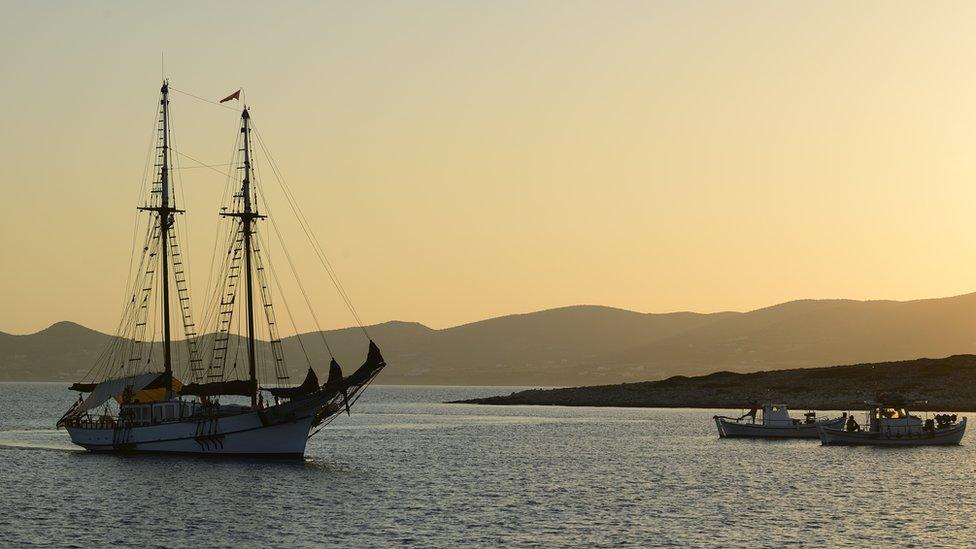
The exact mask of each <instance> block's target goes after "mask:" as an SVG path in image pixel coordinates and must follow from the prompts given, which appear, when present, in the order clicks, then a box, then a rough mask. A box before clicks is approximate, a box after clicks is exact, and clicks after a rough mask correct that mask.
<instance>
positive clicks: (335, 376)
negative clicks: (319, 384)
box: [326, 358, 342, 383]
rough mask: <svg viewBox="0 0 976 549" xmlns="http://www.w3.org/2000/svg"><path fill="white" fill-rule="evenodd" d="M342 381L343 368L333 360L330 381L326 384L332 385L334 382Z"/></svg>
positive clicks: (330, 367)
mask: <svg viewBox="0 0 976 549" xmlns="http://www.w3.org/2000/svg"><path fill="white" fill-rule="evenodd" d="M340 379H342V368H341V367H340V366H339V363H338V362H336V359H334V358H333V359H332V362H331V363H330V364H329V380H328V381H326V383H332V382H333V381H339V380H340Z"/></svg>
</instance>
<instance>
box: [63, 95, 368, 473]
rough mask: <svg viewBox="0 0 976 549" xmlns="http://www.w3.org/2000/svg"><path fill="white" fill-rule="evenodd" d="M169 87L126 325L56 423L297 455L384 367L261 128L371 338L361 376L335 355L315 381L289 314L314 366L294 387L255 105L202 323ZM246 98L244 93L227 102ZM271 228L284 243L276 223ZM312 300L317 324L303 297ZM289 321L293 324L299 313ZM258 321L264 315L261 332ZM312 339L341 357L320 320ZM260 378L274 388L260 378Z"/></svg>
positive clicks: (76, 435)
mask: <svg viewBox="0 0 976 549" xmlns="http://www.w3.org/2000/svg"><path fill="white" fill-rule="evenodd" d="M187 95H189V94H187ZM169 96H170V86H169V83H168V82H164V83H163V86H162V88H161V90H160V100H159V118H158V126H157V132H156V138H155V150H156V153H157V154H156V155H155V158H156V162H155V164H154V166H155V168H154V169H153V170H152V171H151V172H150V173H151V174H152V178H151V180H149V181H148V183H149V184H150V186H149V192H148V195H147V198H146V202H145V203H144V205H143V206H142V207H140V208H139V209H140V210H142V211H145V212H148V213H149V214H150V215H149V216H147V217H146V218H145V219H146V221H145V226H144V230H142V231H141V233H142V234H144V235H145V239H144V241H143V246H142V247H141V249H135V251H134V254H133V260H134V262H133V265H135V266H136V267H135V269H134V270H133V271H132V273H131V276H130V279H131V284H130V285H129V287H128V290H127V293H126V305H125V307H124V311H123V315H122V320H121V322H120V323H119V329H118V331H117V333H116V337H115V338H113V339H112V341H111V343H110V344H109V345H108V347H107V348H106V349H105V351H104V352H103V353H102V354H101V356H100V357H99V358H98V359H97V360H96V363H95V365H94V367H93V368H92V370H91V372H90V373H89V376H88V377H87V379H85V380H83V381H82V382H80V383H76V384H74V385H72V387H71V389H72V390H75V391H78V392H79V393H80V394H79V398H78V399H77V400H76V401H75V403H74V404H73V405H72V406H71V407H70V409H69V410H68V411H67V412H66V413H65V414H64V416H63V417H62V418H61V419H60V421H59V422H58V427H64V428H65V429H66V430H67V431H68V434H69V436H70V437H71V441H72V442H74V443H75V444H77V445H79V446H82V447H84V448H87V449H88V450H91V451H93V452H154V453H181V454H205V455H218V456H228V455H231V456H243V455H251V456H265V457H301V456H303V455H304V452H305V445H306V442H307V440H308V439H309V438H310V437H311V436H312V435H314V434H315V433H316V432H318V430H321V428H322V427H324V426H325V424H327V423H328V422H330V421H331V420H333V419H334V418H336V417H337V416H338V415H339V414H340V412H341V411H343V410H345V411H346V412H347V413H348V412H349V409H350V406H351V405H352V403H353V402H355V400H356V399H357V398H358V397H359V396H360V394H361V392H362V390H363V389H364V388H365V387H366V386H367V385H369V383H370V382H372V381H373V379H374V378H375V376H376V375H377V374H378V373H379V372H380V370H382V369H383V367H384V366H386V363H385V361H384V360H383V356H382V355H381V353H380V350H379V348H378V347H377V346H376V344H375V343H373V341H372V339H370V338H369V334H368V333H367V330H366V328H365V327H363V325H362V322H361V321H360V320H359V316H358V315H357V314H356V312H355V309H354V308H353V307H352V304H351V302H350V301H349V299H348V296H347V295H346V294H345V292H344V290H343V289H342V286H341V284H339V283H338V281H337V279H336V278H335V276H334V271H333V270H332V269H331V266H330V264H329V263H328V260H327V259H326V258H325V256H324V252H323V251H322V248H321V246H320V245H319V244H318V241H317V240H315V238H314V236H312V233H311V228H310V227H309V226H308V222H307V218H305V216H304V214H302V213H301V210H300V208H299V206H298V203H297V201H295V200H294V197H293V196H292V195H290V191H289V190H288V189H287V187H286V186H285V185H284V182H283V181H282V180H281V179H280V175H279V172H278V169H277V167H276V165H275V164H274V162H273V160H272V159H270V153H268V152H267V148H266V147H265V145H264V143H263V142H260V135H259V134H258V140H259V142H260V145H261V149H262V150H263V151H264V152H265V155H266V156H268V160H269V165H270V166H271V169H272V172H273V173H274V175H275V177H276V178H277V179H278V182H279V184H281V185H282V188H283V190H284V191H285V196H286V198H288V199H289V204H290V206H291V208H292V211H293V212H294V213H295V214H296V217H298V220H299V223H300V224H301V226H302V229H303V230H304V232H305V234H306V236H307V237H308V240H309V243H310V244H311V246H312V249H313V250H314V251H315V253H316V255H317V256H318V259H319V260H320V262H321V263H322V266H323V268H324V269H325V270H326V272H327V273H328V275H329V276H330V277H332V281H333V282H334V283H335V286H336V289H337V291H339V293H340V295H341V296H342V298H343V300H344V301H345V302H346V304H347V306H348V307H349V309H350V312H351V313H352V315H353V317H354V318H355V319H356V321H357V322H358V323H359V326H360V328H361V329H362V331H363V334H364V336H365V340H366V341H368V343H369V345H368V353H367V356H366V360H365V362H364V363H363V364H362V366H360V367H359V368H358V369H357V370H356V371H355V372H354V373H352V374H351V375H349V376H343V375H342V369H341V367H340V366H339V364H338V362H336V360H335V357H334V356H333V357H332V360H331V361H330V364H329V367H328V368H329V372H328V378H327V381H326V382H325V383H322V384H320V383H319V380H318V376H317V375H316V373H315V370H314V368H313V360H312V359H311V358H310V357H309V355H308V353H307V352H306V343H305V342H303V340H302V337H303V336H302V335H300V334H298V330H297V327H296V326H295V325H294V320H292V329H294V331H295V334H296V338H297V344H298V346H299V347H300V348H301V352H302V353H304V355H305V361H306V362H307V365H308V370H307V373H306V375H305V379H304V381H303V382H302V383H301V384H300V385H298V386H294V387H292V386H289V385H290V384H289V375H288V368H287V366H286V364H285V352H284V348H283V345H282V339H281V336H280V335H279V327H278V321H277V318H276V316H275V308H274V306H273V305H272V299H271V298H272V288H277V289H278V292H279V294H280V292H281V286H280V285H278V284H277V283H276V284H275V285H272V281H275V282H276V280H275V279H274V267H273V265H272V264H271V263H270V261H269V260H268V258H267V255H268V253H270V252H268V251H267V249H266V246H268V242H269V240H270V239H264V238H262V235H261V233H259V232H258V222H259V221H261V220H263V219H265V218H266V217H267V216H266V215H263V214H262V213H260V212H259V208H258V205H259V201H258V198H259V197H258V193H257V192H256V191H257V186H258V185H259V184H260V182H259V181H258V180H257V178H256V171H255V168H254V148H253V142H252V132H253V131H254V130H253V126H252V122H251V116H250V113H249V112H248V108H247V106H246V105H244V107H243V109H242V110H241V117H240V127H239V131H237V134H238V137H237V145H236V146H235V150H236V153H235V155H234V158H233V159H232V162H231V163H230V165H231V166H232V168H236V170H235V171H233V172H231V173H229V174H225V175H226V177H227V191H226V195H225V196H227V197H228V199H227V200H228V201H229V203H228V204H226V205H225V206H224V207H223V208H222V209H221V212H220V217H219V219H220V229H221V234H223V242H224V246H223V247H222V248H220V247H215V258H214V262H213V264H214V266H215V268H212V271H211V273H212V275H214V278H213V280H216V281H217V283H216V284H215V285H214V288H213V289H212V291H211V293H210V298H209V299H208V301H207V306H206V307H205V312H204V320H203V322H202V323H201V327H199V328H198V326H197V324H195V323H194V321H193V314H192V308H191V305H190V291H189V287H188V276H187V274H186V273H187V269H186V263H187V258H186V257H185V255H184V253H183V252H182V250H183V249H184V248H181V239H183V238H186V235H185V233H182V232H180V231H178V230H177V224H176V219H177V215H178V214H182V213H184V212H183V210H181V209H179V208H178V207H177V202H176V196H177V193H176V192H174V190H173V182H174V181H173V178H172V177H171V173H172V171H171V170H173V169H174V168H173V163H174V148H173V147H172V145H171V143H172V129H171V127H170V124H169V118H170V99H169ZM239 99H240V91H238V92H236V93H235V94H232V95H231V96H230V97H228V98H226V99H225V100H224V101H228V100H239ZM224 101H221V103H223V102H224ZM178 154H179V155H180V156H186V155H182V153H178ZM187 158H189V157H187ZM205 167H208V168H212V166H205ZM263 194H264V193H263V191H262V195H263ZM264 204H265V209H267V208H266V203H264ZM273 226H274V228H275V231H274V234H275V235H276V236H277V237H278V239H279V241H281V240H282V239H281V234H280V233H279V232H278V229H277V225H273ZM184 244H185V243H184ZM280 244H281V246H282V248H283V249H284V253H285V254H286V255H287V257H288V264H289V265H290V266H292V269H293V273H294V274H295V277H296V281H297V284H298V287H299V288H300V289H301V292H302V294H303V295H305V290H304V288H303V287H302V285H301V280H300V279H299V278H298V273H297V272H294V266H293V264H292V261H291V256H290V255H288V251H287V248H284V242H283V241H281V242H280ZM305 302H306V304H308V306H309V310H310V312H311V316H312V318H313V319H315V323H316V327H318V320H317V318H316V317H315V313H314V311H312V310H311V304H310V301H309V300H308V298H307V295H305ZM285 305H286V307H287V303H286V304H285ZM256 317H257V318H256ZM288 318H289V319H292V314H291V311H290V310H289V312H288ZM173 321H175V322H178V324H179V325H180V326H182V328H183V334H182V336H183V338H182V340H181V341H174V338H173V335H172V333H171V323H173ZM259 322H260V323H262V324H263V326H262V327H261V328H260V330H261V332H260V334H259V327H258V326H257V324H258V323H259ZM199 334H203V335H199ZM259 335H260V336H261V338H262V340H261V341H259V338H258V336H259ZM304 337H306V338H310V337H321V338H322V342H323V343H324V344H325V345H324V347H325V348H326V349H327V350H328V352H329V354H331V353H332V350H331V348H329V344H328V342H327V341H326V340H325V336H324V333H323V332H322V331H321V328H319V331H318V334H314V335H310V334H306V335H305V336H304ZM177 374H178V375H177ZM259 377H260V378H261V380H262V382H263V383H268V384H269V385H267V386H262V385H260V384H259ZM86 395H87V396H86ZM222 401H223V402H222Z"/></svg>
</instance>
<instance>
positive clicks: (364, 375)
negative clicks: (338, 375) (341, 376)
mask: <svg viewBox="0 0 976 549" xmlns="http://www.w3.org/2000/svg"><path fill="white" fill-rule="evenodd" d="M384 366H386V361H385V360H383V355H382V354H380V348H379V347H377V346H376V344H375V343H373V340H370V341H369V352H368V353H366V362H363V365H362V366H360V367H359V369H358V370H356V371H355V372H353V373H352V375H350V376H349V377H347V378H346V382H347V386H348V387H351V386H354V385H362V384H363V383H366V382H367V381H369V380H370V379H371V378H372V377H373V376H374V375H375V374H376V372H378V371H379V370H381V369H382V368H383V367H384Z"/></svg>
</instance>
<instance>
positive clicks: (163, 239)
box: [139, 80, 183, 400]
mask: <svg viewBox="0 0 976 549" xmlns="http://www.w3.org/2000/svg"><path fill="white" fill-rule="evenodd" d="M159 91H160V92H161V93H162V99H160V101H159V103H160V105H161V106H160V111H161V112H162V119H161V120H160V132H161V133H162V136H161V139H160V147H159V148H160V156H161V161H160V170H159V184H160V188H159V194H160V200H159V205H158V206H147V207H143V208H139V209H140V210H145V211H152V212H156V215H157V216H158V218H159V239H160V254H159V262H160V271H161V272H162V284H163V319H162V320H163V367H164V372H165V377H166V381H165V382H166V399H167V400H169V399H170V398H172V396H173V394H172V393H173V353H172V336H171V335H170V326H169V316H170V315H169V229H170V227H172V226H173V214H176V213H182V212H183V210H177V209H176V208H174V207H172V206H171V205H170V198H169V190H170V189H169V81H168V80H164V81H163V87H162V88H160V90H159Z"/></svg>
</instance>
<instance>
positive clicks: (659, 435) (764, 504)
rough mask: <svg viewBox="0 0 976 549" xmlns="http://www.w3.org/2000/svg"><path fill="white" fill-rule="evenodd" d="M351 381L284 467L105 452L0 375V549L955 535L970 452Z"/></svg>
mask: <svg viewBox="0 0 976 549" xmlns="http://www.w3.org/2000/svg"><path fill="white" fill-rule="evenodd" d="M510 391H511V389H509V388H505V389H499V388H488V389H485V388H458V387H453V388H430V387H420V388H396V387H376V386H374V387H371V388H370V390H369V391H367V393H366V396H365V397H364V398H363V399H362V400H361V401H360V402H359V404H358V405H357V407H356V408H355V409H354V410H353V414H352V416H350V417H346V416H343V417H341V418H339V419H338V420H337V421H336V422H335V423H333V424H332V425H331V426H329V427H328V428H327V429H325V430H324V431H322V432H321V433H319V434H318V435H317V436H316V437H315V438H313V439H312V440H311V441H310V442H309V448H308V456H307V458H306V459H305V460H304V461H291V462H288V461H277V462H269V461H262V460H254V459H241V460H225V459H213V458H199V457H192V456H190V457H185V456H184V457H160V456H114V455H94V454H87V453H85V452H80V451H78V450H77V449H76V448H75V447H74V446H72V445H71V444H70V443H69V442H68V439H67V435H66V433H64V432H63V431H58V430H54V429H52V428H51V426H52V425H53V424H54V422H55V421H56V420H57V418H58V417H60V412H61V411H62V407H63V405H64V404H66V403H67V402H68V401H69V399H70V398H71V395H70V394H68V393H67V392H66V391H65V389H64V385H61V384H0V471H3V473H2V479H3V482H0V540H3V541H4V544H3V545H4V546H23V545H31V544H40V545H53V546H64V545H79V546H80V545H107V544H121V545H131V544H133V543H136V542H137V541H136V540H134V539H133V537H132V536H133V532H138V533H139V540H138V541H140V542H141V541H145V540H152V543H159V544H160V545H163V546H188V545H194V546H204V547H213V546H227V547H229V546H239V545H246V546H272V545H273V546H282V545H283V546H318V545H322V544H335V545H338V544H348V545H352V546H385V545H393V544H397V545H418V546H423V547H455V546H458V545H480V546H500V545H539V546H547V547H549V546H572V547H578V546H581V545H607V546H610V545H613V546H616V545H622V544H624V545H626V544H631V545H643V546H658V545H676V546H687V545H694V546H714V547H728V546H745V545H750V546H769V547H780V546H783V545H791V544H794V545H848V546H863V545H866V544H873V545H877V544H882V543H886V544H897V545H906V544H909V543H914V544H916V545H919V546H934V545H958V544H964V545H965V544H971V543H972V541H973V540H974V539H976V527H974V526H973V525H972V521H971V520H970V516H971V515H972V513H973V511H974V510H976V509H974V506H976V504H974V503H973V501H974V500H976V498H974V496H976V487H974V483H973V481H972V477H973V472H974V471H973V465H974V463H976V459H974V458H976V454H974V451H976V450H974V447H971V446H968V445H967V443H968V442H969V440H970V437H971V436H972V435H970V437H967V439H966V440H964V445H963V446H961V447H956V448H889V449H876V448H833V447H830V448H825V447H822V446H820V445H819V443H818V442H816V441H758V442H757V441H748V440H719V439H718V438H717V436H716V434H715V433H714V429H715V427H714V424H713V423H712V422H711V419H710V418H711V416H712V415H713V414H714V413H715V411H710V410H645V409H621V408H604V409H599V408H561V407H521V406H520V407H480V406H468V405H448V404H442V402H443V401H446V400H452V399H456V398H467V397H475V396H484V395H490V394H501V393H507V392H510Z"/></svg>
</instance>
